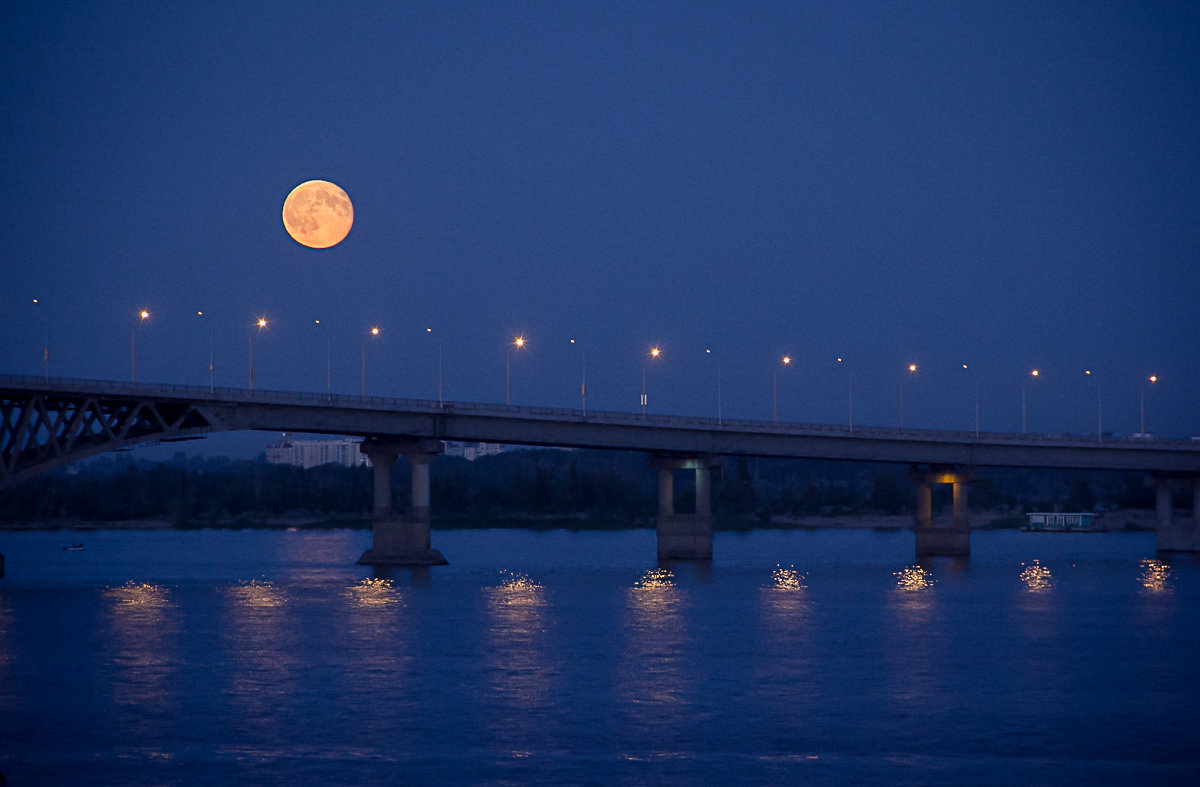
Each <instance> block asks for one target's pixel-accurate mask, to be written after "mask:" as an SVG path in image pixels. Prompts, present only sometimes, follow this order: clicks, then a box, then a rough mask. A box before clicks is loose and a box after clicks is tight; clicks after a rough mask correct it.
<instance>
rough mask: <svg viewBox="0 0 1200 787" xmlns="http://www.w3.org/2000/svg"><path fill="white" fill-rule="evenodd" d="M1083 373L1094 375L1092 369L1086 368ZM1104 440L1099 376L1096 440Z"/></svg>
mask: <svg viewBox="0 0 1200 787" xmlns="http://www.w3.org/2000/svg"><path fill="white" fill-rule="evenodd" d="M1083 373H1084V374H1085V375H1087V376H1088V377H1091V376H1092V370H1091V369H1084V370H1083ZM1103 441H1104V419H1103V411H1102V410H1101V399H1100V378H1099V377H1097V378H1096V442H1097V443H1100V442H1103Z"/></svg>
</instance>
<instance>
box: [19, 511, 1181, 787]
mask: <svg viewBox="0 0 1200 787" xmlns="http://www.w3.org/2000/svg"><path fill="white" fill-rule="evenodd" d="M295 535H296V534H286V535H285V534H263V533H258V532H246V533H245V534H242V535H239V536H237V537H234V536H233V535H231V534H220V537H219V538H217V539H216V541H217V543H218V545H211V544H210V545H209V546H208V547H207V549H208V551H207V552H205V551H196V552H190V551H188V550H167V549H164V548H163V546H162V545H163V544H164V543H173V542H172V541H171V539H179V538H182V537H181V536H179V535H177V534H157V533H146V534H135V535H131V534H124V533H122V534H120V538H121V539H122V541H121V545H122V546H124V545H125V544H131V545H133V546H135V547H137V549H135V550H130V551H129V554H131V555H133V557H130V558H129V562H127V563H125V564H122V565H121V566H119V567H117V568H112V567H105V568H104V572H108V573H100V569H92V570H93V571H94V572H95V573H93V574H90V575H86V576H80V575H79V574H73V575H70V576H68V577H67V578H66V580H65V582H66V583H67V584H66V585H64V584H62V583H63V582H64V580H62V579H59V578H57V577H55V576H54V575H53V572H52V571H51V569H50V568H48V567H39V566H37V565H34V564H33V561H34V559H35V558H36V556H31V557H29V558H28V559H27V560H23V561H22V562H26V563H28V564H29V565H30V566H31V568H33V569H36V571H38V572H40V573H38V574H37V575H36V576H37V578H36V579H35V580H27V579H21V580H20V584H18V583H17V582H14V581H13V579H14V578H13V577H12V576H11V575H10V577H9V579H8V580H7V582H8V583H9V584H7V585H4V584H2V583H0V708H3V709H5V710H8V711H10V712H8V713H3V712H0V741H2V742H0V770H3V771H4V772H5V775H6V776H7V777H8V779H9V783H13V784H16V783H23V784H24V783H50V782H57V783H64V784H69V783H88V782H89V778H90V780H91V783H114V784H115V783H204V782H205V781H207V782H208V783H213V782H216V781H218V779H219V777H217V776H213V774H220V775H221V776H228V777H229V778H227V779H224V781H225V782H226V783H261V782H262V781H264V780H275V781H278V782H280V783H284V782H296V783H313V782H318V781H321V782H327V783H364V784H367V783H387V782H389V781H392V782H394V781H396V780H397V779H398V778H399V779H404V780H406V781H413V782H435V781H439V780H441V781H447V782H454V783H485V782H489V781H490V782H493V783H494V782H508V783H535V782H538V781H542V782H565V783H580V782H590V783H604V784H607V783H616V784H620V783H634V782H638V783H705V782H708V783H735V782H739V781H740V782H742V783H809V782H820V783H884V782H887V781H889V780H891V781H892V783H906V784H923V785H927V784H955V783H989V784H1007V783H1040V782H1041V781H1044V780H1045V773H1044V769H1045V766H1046V764H1047V763H1053V767H1054V769H1055V771H1056V773H1059V774H1061V776H1062V778H1060V779H1057V780H1059V781H1062V782H1064V783H1077V782H1078V783H1097V782H1101V783H1139V778H1140V777H1143V776H1144V777H1145V778H1140V780H1141V781H1145V780H1147V779H1152V780H1155V781H1157V782H1158V783H1191V779H1190V778H1189V776H1188V774H1191V775H1192V776H1193V777H1194V773H1195V745H1194V743H1195V739H1196V735H1197V723H1196V721H1195V719H1196V716H1195V707H1196V705H1197V704H1198V702H1200V690H1197V688H1196V687H1195V684H1194V682H1193V681H1191V680H1190V677H1191V675H1192V672H1194V663H1193V662H1194V657H1193V656H1194V654H1195V653H1197V652H1200V631H1198V629H1197V627H1196V626H1195V625H1193V624H1194V618H1195V614H1194V613H1195V610H1196V609H1197V608H1198V604H1200V565H1198V564H1197V563H1196V561H1190V560H1186V559H1183V558H1176V559H1175V560H1174V561H1173V562H1171V563H1170V564H1167V563H1162V562H1159V561H1150V560H1144V559H1143V557H1144V556H1145V555H1146V554H1147V549H1146V539H1145V538H1142V537H1141V536H1140V535H1136V534H1135V535H1136V537H1129V538H1125V537H1123V536H1121V535H1120V534H1113V535H1112V537H1113V539H1115V543H1116V544H1117V546H1112V547H1105V549H1107V550H1110V551H1117V549H1118V548H1123V547H1120V544H1121V543H1128V544H1129V545H1130V546H1129V547H1128V548H1125V549H1126V552H1125V554H1122V555H1119V556H1117V557H1113V556H1112V555H1111V554H1108V553H1105V554H1103V555H1101V556H1100V557H1099V558H1095V559H1088V558H1086V557H1084V558H1080V559H1079V561H1078V568H1077V567H1076V565H1075V563H1073V562H1070V561H1071V560H1075V556H1074V555H1069V556H1068V557H1069V558H1070V560H1068V558H1064V557H1063V555H1061V554H1055V553H1054V552H1049V553H1048V552H1046V551H1044V546H1043V543H1042V541H1043V540H1044V539H1039V538H1037V537H1029V538H1024V537H1022V536H1021V535H1020V534H1001V536H1002V538H1001V540H1000V541H995V540H993V546H992V547H991V548H990V551H988V549H986V548H983V547H981V548H980V549H979V550H978V553H979V554H978V555H977V556H973V557H972V558H971V563H970V567H969V569H967V570H963V571H960V572H953V571H949V570H948V569H947V568H946V565H945V564H944V563H943V562H939V561H932V562H930V563H928V564H926V565H927V566H928V568H926V569H922V570H920V571H918V570H917V569H916V568H915V567H912V566H909V565H908V562H907V561H909V560H910V559H911V554H909V553H908V552H907V549H908V547H906V548H905V549H906V552H905V554H902V555H900V556H895V555H893V554H892V553H893V552H895V551H896V550H890V551H888V552H887V554H884V555H882V556H881V555H880V554H879V553H872V554H870V555H867V556H865V557H863V556H855V557H854V558H853V559H842V558H833V557H830V556H829V554H827V553H823V552H821V550H820V549H810V547H811V546H812V545H813V543H812V541H811V539H809V538H808V535H807V534H795V535H794V536H793V535H791V534H785V533H776V534H773V535H771V537H770V538H771V539H773V540H771V541H770V542H769V543H771V544H776V545H783V546H788V545H790V547H791V548H790V549H789V551H788V552H786V553H781V552H770V553H769V554H768V556H765V557H764V556H763V554H761V553H758V554H753V553H754V549H753V547H755V545H756V544H758V543H759V542H758V541H756V537H755V536H753V535H751V536H746V537H745V543H744V544H742V542H741V541H739V542H738V544H739V545H740V548H741V549H742V551H743V552H744V553H745V554H747V555H752V557H751V558H746V561H747V562H748V561H750V560H751V559H753V560H757V561H758V562H757V563H756V564H754V565H746V564H744V563H743V564H737V565H734V566H733V567H732V568H731V567H730V565H729V563H728V562H726V563H724V564H723V563H722V562H721V560H720V558H719V559H718V561H717V562H716V564H715V565H714V567H713V569H712V570H711V572H709V573H708V574H704V573H701V572H693V571H692V570H691V569H690V568H687V567H685V566H680V567H678V568H677V569H676V571H675V572H674V573H673V572H671V571H669V570H655V571H649V572H645V573H643V572H642V571H631V570H630V569H628V568H627V566H628V565H629V563H627V562H625V557H624V555H625V553H624V552H622V551H621V550H622V549H625V550H627V551H634V547H637V548H640V547H642V546H645V544H646V543H650V545H651V546H653V544H652V540H650V539H647V538H646V534H645V533H637V534H632V535H626V534H612V535H610V536H609V535H606V536H605V537H604V539H601V538H600V537H599V536H594V535H593V536H591V537H590V538H591V539H592V540H590V541H586V543H588V544H596V543H601V544H606V543H607V544H611V545H612V546H613V547H614V549H613V553H615V554H621V555H622V556H621V557H620V558H614V557H613V556H612V554H610V553H609V552H607V551H606V550H601V549H594V550H593V553H590V554H589V555H588V556H587V557H586V558H584V557H579V558H572V559H576V560H578V563H579V564H575V563H568V562H567V560H566V558H564V557H562V556H564V555H577V554H579V553H580V550H579V549H577V547H578V546H579V545H580V543H581V541H579V540H576V538H575V536H574V535H572V534H570V533H566V532H563V533H552V534H547V535H545V536H544V539H545V540H546V542H548V543H549V544H550V547H551V548H552V550H553V554H554V555H555V557H554V559H553V560H549V559H546V558H544V557H543V558H541V559H542V560H543V561H544V562H543V563H538V559H539V558H537V557H536V556H535V557H533V558H530V560H529V561H528V562H527V563H521V564H519V565H521V566H522V567H523V568H524V570H527V571H529V572H530V574H532V576H529V575H526V574H516V573H511V574H510V573H504V574H502V575H500V576H499V577H497V575H496V573H495V568H496V567H498V566H495V567H493V566H489V567H486V568H482V569H481V568H479V567H477V566H476V567H468V568H466V569H464V567H463V566H462V565H461V564H459V565H451V566H446V567H440V568H439V569H435V570H433V571H432V573H431V574H430V575H429V576H428V578H427V579H423V580H422V581H416V580H407V579H406V578H405V577H406V576H407V575H406V574H404V573H401V572H397V573H396V579H395V582H394V584H393V583H389V582H387V581H378V580H363V579H362V577H363V576H364V575H365V574H367V573H369V572H366V571H364V570H363V569H361V568H357V567H354V566H352V565H351V564H350V562H352V560H353V559H354V558H355V557H356V555H357V554H358V552H359V551H361V550H360V549H359V548H358V547H359V546H361V545H357V546H356V547H355V548H354V549H348V550H346V551H347V552H348V553H349V554H348V557H347V558H346V560H347V561H348V563H347V565H346V566H344V567H342V568H341V569H337V570H336V571H335V569H334V568H332V567H330V566H328V565H325V566H322V567H320V568H321V571H325V572H327V573H328V574H329V577H327V578H326V579H325V580H323V581H321V582H314V581H312V579H311V577H312V576H314V575H315V574H313V573H312V572H309V571H307V570H303V567H298V566H297V565H296V564H295V561H298V560H301V559H302V555H301V554H299V552H298V551H296V550H294V549H292V548H291V547H290V546H289V547H288V548H287V549H284V548H282V547H280V548H275V547H273V546H272V545H273V543H274V541H275V540H278V541H283V540H286V539H292V538H294V537H295ZM977 535H978V536H979V540H980V541H981V542H983V545H984V547H986V546H987V544H988V539H989V538H991V534H989V533H987V532H983V533H980V534H977ZM505 537H506V536H505V535H504V534H497V533H464V534H462V535H461V539H462V541H461V544H462V546H461V547H460V549H461V550H462V552H463V553H464V554H465V553H467V550H468V547H469V548H470V549H471V550H473V551H474V554H484V553H487V552H488V550H491V549H493V548H494V545H495V544H498V543H502V542H503V541H504V538H505ZM50 538H53V541H52V542H51V543H48V544H46V545H45V548H44V549H43V551H44V552H45V554H46V555H47V557H45V558H36V559H42V560H43V561H44V563H45V564H46V566H51V565H53V563H52V561H54V560H58V561H61V560H62V554H63V553H61V551H60V547H61V543H58V542H60V541H61V535H58V536H52V537H47V539H50ZM313 538H317V536H313ZM739 538H741V537H740V536H739ZM828 538H829V539H833V538H835V536H833V535H830V536H828ZM997 538H1000V537H997ZM21 539H25V541H27V542H32V540H33V539H32V538H29V537H25V536H21ZM21 539H18V538H15V537H13V538H12V539H10V540H14V541H20V540H21ZM188 539H191V540H189V541H188V544H189V545H191V546H198V545H202V544H204V543H206V542H204V540H203V539H202V538H199V537H196V538H194V539H193V538H192V536H191V535H189V536H188ZM606 539H607V540H606ZM1004 539H1007V540H1004ZM329 540H330V542H331V543H342V542H344V540H345V539H343V538H341V537H340V536H339V537H338V538H334V537H332V536H331V537H330V539H329ZM1065 541H1066V540H1065V539H1064V542H1065ZM93 542H94V543H95V544H96V548H95V549H94V550H93V547H92V544H93ZM853 543H858V542H853ZM1105 543H1106V544H1107V543H1108V542H1105ZM103 544H104V541H103V539H101V538H99V537H96V538H94V539H93V538H89V550H90V551H89V552H88V553H84V556H93V555H94V556H95V558H96V559H97V561H99V558H100V557H101V554H102V553H101V550H100V547H101V546H103ZM996 544H999V546H996ZM1076 544H1083V545H1084V546H1087V544H1086V543H1085V542H1077V541H1071V542H1070V543H1069V544H1068V545H1067V546H1061V545H1060V546H1058V548H1059V549H1061V550H1064V551H1065V550H1066V549H1067V547H1068V546H1069V547H1070V548H1072V549H1073V548H1076V546H1075V545H1076ZM264 545H266V546H267V547H271V548H269V549H266V550H264V549H263V548H262V547H263V546H264ZM631 545H632V546H631ZM19 546H20V545H19V544H18V547H19ZM718 546H720V544H718ZM18 547H13V548H18ZM973 547H974V545H973ZM1152 547H1153V544H1152V542H1151V543H1150V549H1152ZM7 548H9V547H8V546H7V543H6V549H7ZM1001 548H1003V549H1001ZM1005 550H1007V551H1005ZM1035 550H1042V551H1035ZM115 551H116V550H114V552H115ZM846 551H847V552H848V551H849V548H848V547H847V549H846ZM31 552H32V550H27V553H31ZM167 552H170V554H171V556H172V557H171V559H172V561H177V562H172V563H171V564H170V566H169V570H164V569H163V568H162V566H161V564H160V563H158V562H156V561H157V560H159V559H160V558H158V557H157V556H158V555H161V554H164V553H167ZM328 552H329V550H328V549H324V550H317V554H320V555H322V557H321V558H320V560H325V559H326V558H325V557H324V555H325V554H327V553H328ZM226 553H232V554H231V556H230V557H231V558H232V560H233V561H235V563H234V568H230V567H229V565H228V564H225V563H222V562H221V561H222V560H224V559H225V557H226ZM281 553H286V557H285V560H286V561H287V562H286V564H269V563H268V564H263V565H258V564H256V563H255V561H259V560H263V558H262V557H261V555H263V554H267V555H279V554H281ZM721 554H726V555H727V554H728V550H726V552H724V553H721ZM781 554H786V555H787V559H792V558H793V556H795V559H796V560H797V565H799V566H801V569H802V570H797V569H796V568H795V567H793V566H789V565H788V564H787V562H784V563H783V564H782V565H780V566H776V563H775V560H776V559H778V558H777V555H781ZM1149 554H1151V555H1152V554H1153V552H1149ZM1032 555H1037V556H1038V557H1040V558H1041V559H1042V560H1044V561H1046V563H1047V564H1048V568H1049V569H1052V570H1053V579H1052V586H1051V587H1050V588H1049V589H1045V590H1040V591H1035V592H1031V589H1030V587H1029V586H1028V584H1027V583H1026V582H1025V581H1023V580H1021V579H1019V576H1018V575H1019V574H1020V573H1022V572H1023V571H1024V569H1026V568H1027V567H1029V565H1034V564H1035V563H1034V561H1033V560H1032V559H1031V556H1032ZM76 557H79V556H76ZM451 560H452V561H453V560H454V555H451ZM481 560H482V559H481ZM727 560H728V559H727ZM1022 560H1024V561H1026V563H1027V564H1028V565H1024V564H1021V562H1020V561H1022ZM186 561H191V562H190V563H189V562H186ZM606 561H607V562H606ZM505 564H506V563H500V565H505ZM580 564H581V565H580ZM97 565H99V563H97ZM248 565H254V566H255V568H253V569H246V568H245V566H248ZM511 565H518V564H517V563H515V562H514V563H512V564H511ZM1036 565H1038V566H1041V565H1042V564H1041V563H1040V562H1037V563H1036ZM80 566H81V567H82V569H81V570H86V569H87V566H86V565H84V564H83V563H82V562H80ZM773 567H774V569H773ZM1043 567H1044V568H1045V566H1043ZM118 572H119V573H118ZM156 572H158V573H156ZM484 572H487V573H484ZM793 572H794V573H793ZM97 575H98V576H100V578H99V579H96V578H95V577H96V576H97ZM26 576H28V575H26ZM130 576H134V577H138V578H150V579H151V581H148V582H146V583H144V584H142V583H137V584H129V585H128V586H123V585H121V583H123V582H125V579H126V578H127V577H130ZM239 576H241V577H254V576H259V577H261V579H260V580H259V581H257V582H241V583H236V584H235V580H236V578H237V577H239ZM414 576H416V574H415V572H414ZM267 577H270V578H271V579H273V580H274V581H273V582H267V581H265V579H266V578H267ZM106 585H110V587H107V588H106ZM122 653H124V654H125V655H124V656H122V655H121V654H122ZM125 658H127V659H128V661H127V662H126V661H121V659H125ZM139 665H145V666H139ZM139 693H140V694H141V695H143V697H144V701H143V702H141V703H139V704H137V705H134V704H132V703H129V704H117V699H118V697H120V696H123V695H128V696H137V695H138V694H139ZM13 709H16V710H15V711H14V710H13ZM131 740H140V741H144V743H143V744H142V745H140V746H138V747H137V748H133V747H132V746H131V745H130V744H129V743H128V742H129V741H131ZM1114 752H1118V753H1122V752H1133V753H1132V754H1130V755H1129V756H1126V757H1125V759H1120V758H1119V757H1118V758H1115V759H1114V758H1111V757H1108V755H1110V754H1111V753H1114ZM17 753H19V755H18V754H17ZM526 755H531V756H526ZM18 756H19V757H20V759H18ZM818 756H819V760H810V758H813V757H818ZM6 758H7V759H6ZM1106 758H1107V759H1106ZM163 759H169V760H170V762H169V764H162V765H160V764H159V762H160V761H161V760H163ZM810 762H816V763H818V764H817V765H813V766H809V765H808V763H810ZM28 763H32V764H28ZM626 763H632V764H626ZM189 766H190V767H192V769H193V770H191V771H190V775H192V776H196V775H197V774H199V777H198V778H193V779H188V778H187V775H188V773H186V772H184V771H182V770H181V769H182V768H187V767H189ZM37 768H40V769H41V770H40V773H41V774H42V775H43V778H41V779H40V780H39V779H37V778H30V773H31V771H32V770H33V769H37ZM632 768H636V769H637V770H636V771H633V770H631V769H632ZM813 768H820V769H821V770H814V769H813ZM1141 770H1145V771H1146V773H1144V774H1143V773H1141ZM181 774H182V775H181ZM267 774H270V775H269V776H268V775H267ZM397 774H404V776H397ZM34 775H35V776H36V775H37V774H34ZM14 776H17V777H19V778H14ZM52 777H58V778H52ZM892 777H894V778H892ZM1106 778H1107V782H1105V780H1106Z"/></svg>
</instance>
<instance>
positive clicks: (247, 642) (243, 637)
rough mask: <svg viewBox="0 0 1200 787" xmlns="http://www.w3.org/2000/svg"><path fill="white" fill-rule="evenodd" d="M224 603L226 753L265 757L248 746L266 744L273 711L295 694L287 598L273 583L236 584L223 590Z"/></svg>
mask: <svg viewBox="0 0 1200 787" xmlns="http://www.w3.org/2000/svg"><path fill="white" fill-rule="evenodd" d="M223 593H224V595H225V597H226V598H227V600H228V602H229V603H228V605H227V607H226V610H227V614H228V615H229V620H228V624H227V625H224V626H222V627H221V629H222V630H223V631H224V633H225V637H224V638H225V643H224V650H225V653H226V654H227V658H228V668H229V669H228V673H229V674H228V675H226V676H224V677H225V679H226V680H227V681H228V684H229V685H228V688H227V689H226V691H227V693H228V694H229V700H230V704H231V705H232V706H233V709H234V710H235V711H236V712H235V713H234V714H232V717H231V719H230V727H231V732H232V733H233V734H232V735H231V736H230V740H231V741H233V743H232V744H231V746H232V748H231V750H230V751H231V753H233V754H235V755H237V756H247V757H251V758H258V759H265V758H268V757H270V756H271V755H270V752H268V751H265V750H262V749H261V748H259V747H256V746H254V745H252V744H250V743H249V742H251V741H258V740H267V739H269V738H270V732H271V728H272V727H273V726H274V725H276V724H277V723H278V713H279V712H280V710H281V709H282V708H284V707H286V706H287V704H288V700H289V698H290V697H291V696H292V695H294V694H295V693H296V691H297V678H296V674H295V671H296V669H297V651H296V648H295V647H294V645H293V644H292V639H293V636H294V635H293V633H292V632H291V631H290V630H288V627H287V626H286V625H285V624H286V623H287V622H288V618H287V615H288V596H287V594H286V592H285V591H284V590H283V589H282V588H279V587H277V586H276V585H275V583H274V582H271V581H264V580H249V581H241V582H238V583H237V584H236V585H232V586H229V587H226V588H224V589H223Z"/></svg>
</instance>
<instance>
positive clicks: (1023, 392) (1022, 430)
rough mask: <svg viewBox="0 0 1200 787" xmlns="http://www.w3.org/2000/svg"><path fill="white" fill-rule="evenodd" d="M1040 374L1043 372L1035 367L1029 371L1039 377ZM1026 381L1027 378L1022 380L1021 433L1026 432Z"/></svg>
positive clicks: (1031, 374)
mask: <svg viewBox="0 0 1200 787" xmlns="http://www.w3.org/2000/svg"><path fill="white" fill-rule="evenodd" d="M1040 374H1041V372H1039V371H1038V370H1037V369H1034V370H1033V371H1031V372H1030V373H1029V376H1030V377H1037V376H1038V375H1040ZM1025 383H1026V381H1025V380H1022V381H1021V434H1025Z"/></svg>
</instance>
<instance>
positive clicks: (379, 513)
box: [358, 438, 446, 566]
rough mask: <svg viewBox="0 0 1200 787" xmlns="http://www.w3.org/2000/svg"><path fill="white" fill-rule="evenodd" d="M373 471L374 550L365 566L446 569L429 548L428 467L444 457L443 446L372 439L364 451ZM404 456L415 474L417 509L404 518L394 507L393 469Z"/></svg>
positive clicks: (442, 559)
mask: <svg viewBox="0 0 1200 787" xmlns="http://www.w3.org/2000/svg"><path fill="white" fill-rule="evenodd" d="M359 450H360V451H362V452H363V453H364V454H366V455H367V457H368V458H369V459H370V460H371V465H372V467H373V468H374V474H373V477H374V481H375V491H374V505H373V507H372V510H371V548H370V549H368V550H366V551H365V552H363V553H362V557H360V558H359V559H358V563H359V565H365V566H442V565H445V564H446V558H445V557H443V556H442V553H441V552H439V551H438V550H436V549H432V548H431V547H430V538H429V529H430V525H431V521H432V516H431V508H430V505H429V463H430V462H432V461H433V458H434V457H435V456H437V455H438V454H440V453H442V451H443V450H444V447H443V445H442V442H441V441H440V440H422V439H417V438H414V439H410V440H405V439H380V438H369V439H367V440H364V441H363V442H362V445H361V446H360V448H359ZM401 455H403V456H404V458H405V459H407V460H408V464H409V466H410V467H411V469H412V504H411V505H410V506H409V509H408V512H407V514H404V515H401V514H400V513H398V512H397V511H396V510H395V507H394V506H393V505H392V465H393V464H395V463H396V459H397V458H398V457H400V456H401Z"/></svg>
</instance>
